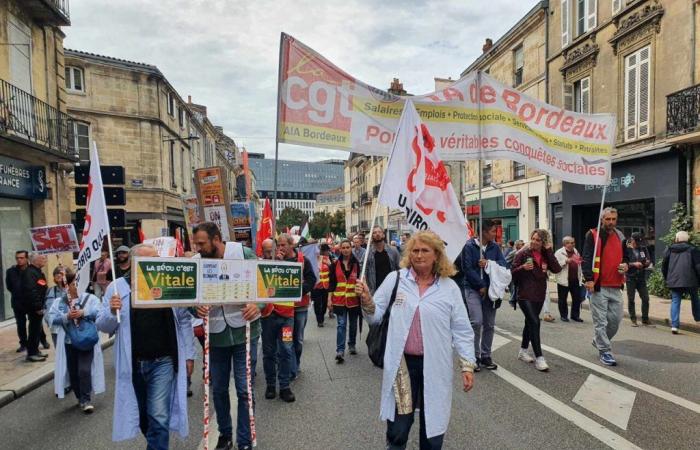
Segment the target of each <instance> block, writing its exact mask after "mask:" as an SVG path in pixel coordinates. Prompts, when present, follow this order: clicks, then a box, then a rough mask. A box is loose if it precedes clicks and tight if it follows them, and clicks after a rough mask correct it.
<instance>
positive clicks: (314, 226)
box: [309, 211, 333, 239]
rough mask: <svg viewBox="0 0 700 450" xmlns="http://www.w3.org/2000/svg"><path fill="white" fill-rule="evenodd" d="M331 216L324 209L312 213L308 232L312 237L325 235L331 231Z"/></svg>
mask: <svg viewBox="0 0 700 450" xmlns="http://www.w3.org/2000/svg"><path fill="white" fill-rule="evenodd" d="M332 220H333V216H331V215H330V214H328V213H327V212H325V211H321V212H318V213H316V214H314V218H313V219H311V221H310V222H309V234H310V235H311V237H312V238H314V239H321V238H324V237H326V235H328V233H330V232H331V223H332Z"/></svg>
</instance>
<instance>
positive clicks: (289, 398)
mask: <svg viewBox="0 0 700 450" xmlns="http://www.w3.org/2000/svg"><path fill="white" fill-rule="evenodd" d="M280 398H281V399H282V400H284V401H285V402H287V403H292V402H294V400H296V398H295V397H294V394H293V393H292V390H291V389H289V388H285V389H280Z"/></svg>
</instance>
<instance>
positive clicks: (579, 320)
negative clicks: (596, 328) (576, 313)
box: [571, 317, 583, 323]
mask: <svg viewBox="0 0 700 450" xmlns="http://www.w3.org/2000/svg"><path fill="white" fill-rule="evenodd" d="M571 320H573V321H574V322H578V323H583V319H580V318H578V317H576V318H573V317H572V318H571Z"/></svg>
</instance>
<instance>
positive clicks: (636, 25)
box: [608, 3, 665, 55]
mask: <svg viewBox="0 0 700 450" xmlns="http://www.w3.org/2000/svg"><path fill="white" fill-rule="evenodd" d="M664 13H665V11H664V8H663V6H661V5H660V4H659V3H654V4H651V5H646V6H644V8H642V9H641V10H639V11H637V12H635V13H633V14H630V15H629V16H627V17H626V18H624V19H622V20H620V22H619V25H618V27H617V31H615V34H613V36H612V37H611V38H610V39H609V40H608V42H610V44H611V45H612V47H613V53H614V54H615V55H617V51H618V49H619V47H620V44H621V43H622V42H623V41H624V40H627V39H629V38H630V37H633V36H634V35H636V34H638V33H643V34H647V33H650V32H651V31H652V30H654V31H656V33H657V34H658V33H660V32H661V18H662V17H663V15H664Z"/></svg>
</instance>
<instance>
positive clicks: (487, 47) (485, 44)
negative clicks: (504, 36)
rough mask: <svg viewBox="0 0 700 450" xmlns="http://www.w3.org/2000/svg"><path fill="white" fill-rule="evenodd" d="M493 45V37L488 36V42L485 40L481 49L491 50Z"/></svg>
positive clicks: (483, 50)
mask: <svg viewBox="0 0 700 450" xmlns="http://www.w3.org/2000/svg"><path fill="white" fill-rule="evenodd" d="M492 47H493V41H492V40H491V38H486V42H484V46H483V47H481V51H482V52H484V53H486V52H488V51H489V50H491V48H492Z"/></svg>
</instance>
